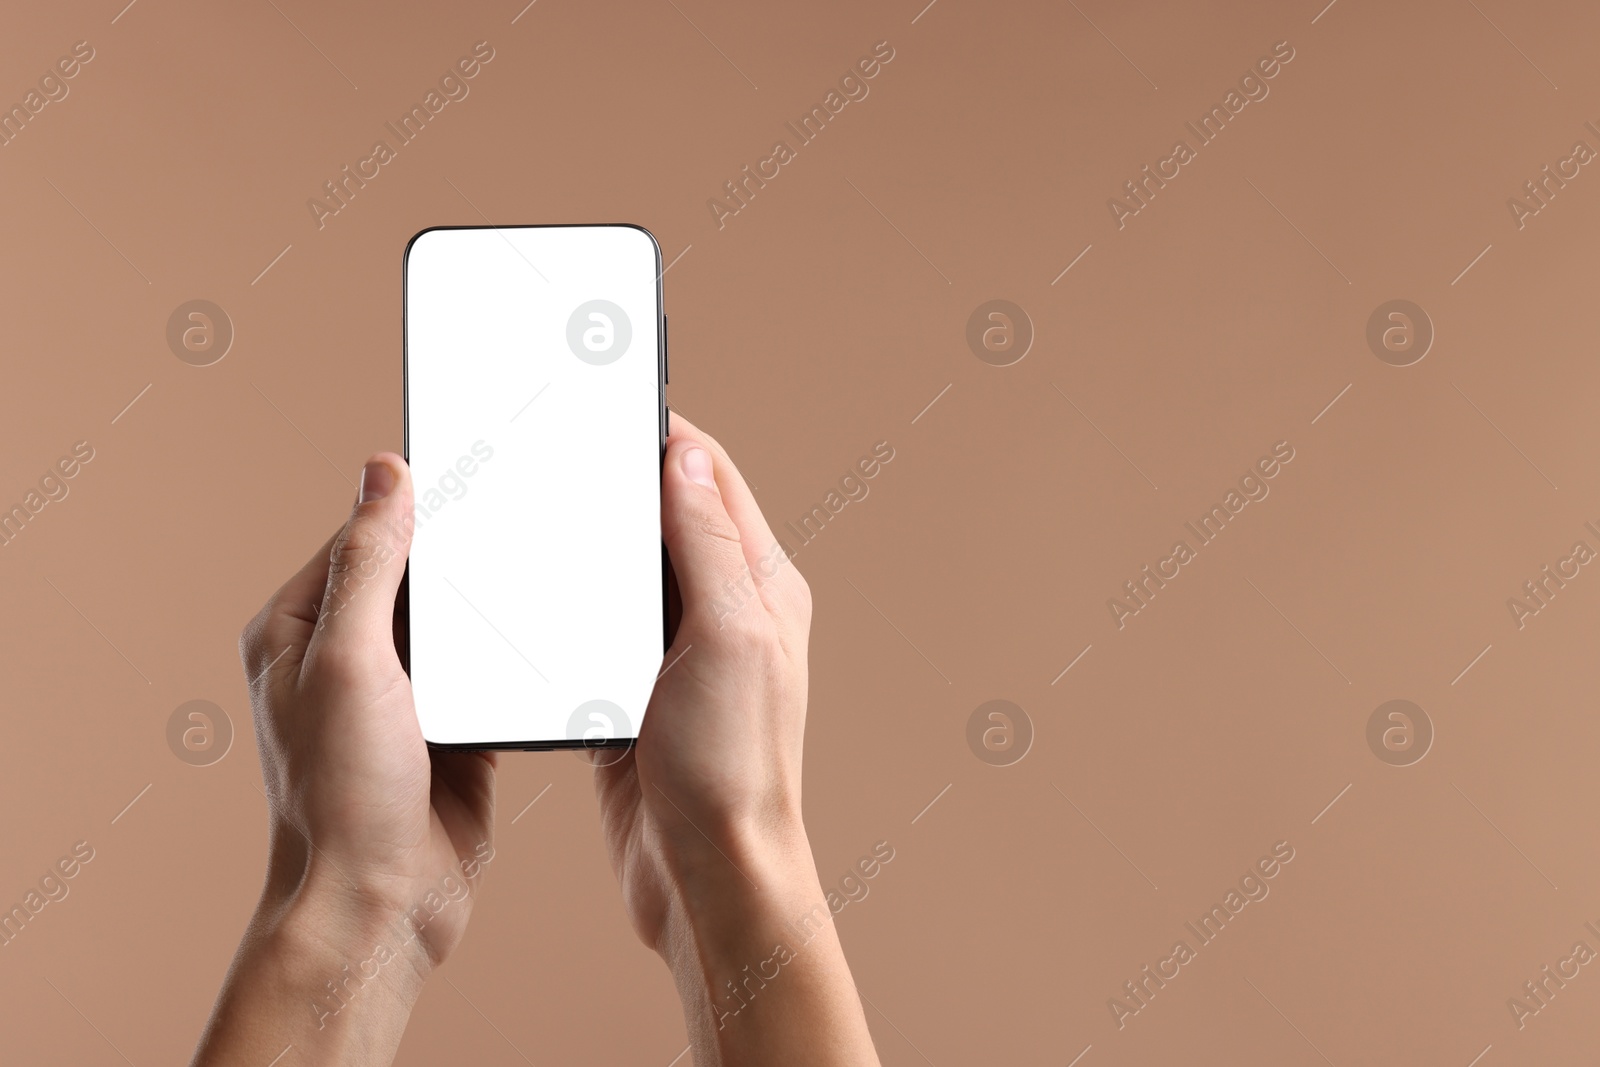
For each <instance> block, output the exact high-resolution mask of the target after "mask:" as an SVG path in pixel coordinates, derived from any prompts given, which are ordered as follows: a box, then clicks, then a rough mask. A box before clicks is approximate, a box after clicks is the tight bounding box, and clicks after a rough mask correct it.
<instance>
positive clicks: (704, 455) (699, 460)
mask: <svg viewBox="0 0 1600 1067" xmlns="http://www.w3.org/2000/svg"><path fill="white" fill-rule="evenodd" d="M679 462H681V463H682V464H683V473H684V474H686V475H688V477H689V480H690V481H691V482H697V483H699V484H700V485H704V486H709V487H710V488H712V489H715V488H716V487H717V479H716V478H715V477H714V476H713V475H712V473H711V453H709V452H707V451H706V450H705V449H703V448H686V449H684V450H683V459H682V460H680V461H679Z"/></svg>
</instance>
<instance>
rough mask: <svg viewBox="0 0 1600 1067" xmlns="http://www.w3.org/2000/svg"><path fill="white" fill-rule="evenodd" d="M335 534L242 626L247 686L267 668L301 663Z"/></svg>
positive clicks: (241, 652) (324, 583)
mask: <svg viewBox="0 0 1600 1067" xmlns="http://www.w3.org/2000/svg"><path fill="white" fill-rule="evenodd" d="M338 536H339V535H338V534H334V535H333V536H332V537H330V538H328V539H327V540H326V541H324V542H323V543H322V548H320V549H319V550H318V551H317V553H316V555H314V556H312V557H311V559H310V560H309V561H308V562H307V563H306V565H305V566H304V567H301V568H300V570H299V571H298V572H296V574H295V575H294V577H292V578H290V579H289V580H288V581H287V582H284V583H283V586H282V587H281V588H280V589H279V590H278V591H277V592H276V593H274V594H272V597H271V599H269V600H268V601H267V603H266V605H265V606H264V607H263V608H262V609H261V610H260V611H259V612H257V613H256V616H255V618H253V619H251V620H250V622H249V624H248V625H247V626H246V627H245V628H244V633H243V634H242V635H240V637H239V659H240V661H241V662H242V663H243V664H244V671H245V679H246V681H247V682H248V683H249V684H250V685H252V686H253V685H255V684H256V683H257V682H258V681H260V680H261V679H262V678H263V677H264V676H266V675H267V674H268V673H269V671H273V670H276V669H280V668H284V667H286V666H288V667H294V668H298V667H299V666H300V661H301V659H302V658H303V657H304V655H305V648H306V645H307V644H308V643H309V642H310V640H311V631H312V630H313V629H314V628H315V627H316V624H317V611H318V610H319V609H320V607H321V604H322V591H323V589H324V587H326V586H327V584H328V554H329V553H330V552H332V551H333V542H334V540H335V539H337V538H338ZM291 649H298V650H299V655H293V654H290V651H289V650H291Z"/></svg>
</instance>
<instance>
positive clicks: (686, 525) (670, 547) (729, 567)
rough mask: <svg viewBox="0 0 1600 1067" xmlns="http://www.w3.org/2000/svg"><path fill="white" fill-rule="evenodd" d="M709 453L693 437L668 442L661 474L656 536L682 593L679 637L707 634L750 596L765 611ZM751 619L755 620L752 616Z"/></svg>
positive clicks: (696, 637)
mask: <svg viewBox="0 0 1600 1067" xmlns="http://www.w3.org/2000/svg"><path fill="white" fill-rule="evenodd" d="M717 473H718V472H717V471H716V470H715V467H714V460H713V458H712V455H711V453H710V452H709V451H708V450H707V449H705V448H704V447H702V446H701V445H700V443H699V442H697V441H693V440H679V441H677V442H674V443H672V444H670V445H669V447H668V452H667V460H666V463H665V464H664V465H663V469H662V478H661V489H662V493H661V536H662V539H663V540H664V541H665V542H666V546H667V555H668V556H669V557H670V558H671V560H672V571H673V573H674V574H675V575H676V576H677V579H678V589H679V591H680V593H681V595H682V598H683V619H682V621H681V622H680V623H679V626H678V640H679V641H683V640H685V639H687V640H689V641H690V642H693V641H699V640H704V639H709V638H710V637H711V636H712V635H713V634H715V633H716V631H718V630H720V629H722V626H723V623H724V621H725V620H727V619H728V618H730V617H731V616H735V615H738V616H740V617H745V616H746V613H745V612H742V611H740V610H739V609H740V608H741V607H743V606H744V605H745V604H747V603H748V602H750V601H751V600H754V601H755V604H754V610H755V611H760V612H764V611H765V609H764V608H763V607H761V604H760V598H759V597H758V596H756V595H755V588H754V585H753V583H752V580H751V576H750V568H749V567H748V566H747V565H746V564H745V559H744V549H743V547H742V546H741V544H740V540H739V528H738V526H737V525H736V524H735V523H734V521H733V519H732V517H730V516H729V514H728V509H727V506H726V505H725V503H724V502H723V499H722V493H721V491H720V489H719V488H718V484H717ZM750 621H751V622H752V623H754V622H756V621H757V620H756V619H754V618H751V619H750Z"/></svg>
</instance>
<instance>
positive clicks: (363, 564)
mask: <svg viewBox="0 0 1600 1067" xmlns="http://www.w3.org/2000/svg"><path fill="white" fill-rule="evenodd" d="M415 521H416V520H415V513H414V512H413V510H412V490H411V472H410V470H409V469H408V468H407V466H406V462H405V460H403V459H401V458H400V457H399V456H397V455H395V454H394V453H393V452H380V453H378V454H377V455H375V456H373V457H372V458H371V459H369V460H367V465H366V466H365V467H363V468H362V470H361V488H360V490H359V491H358V493H357V497H356V505H355V508H354V510H352V511H351V513H350V518H349V521H347V522H346V523H345V524H344V529H342V530H340V531H339V533H338V535H337V536H335V537H334V539H333V547H332V549H331V551H330V554H329V557H328V583H327V586H326V588H325V589H324V590H323V594H322V605H321V608H320V609H319V611H318V613H317V625H316V631H315V632H314V633H313V634H312V638H311V648H310V652H309V655H308V658H309V659H312V660H315V659H317V658H319V657H320V656H323V655H330V654H331V655H333V656H334V657H336V658H337V659H341V660H351V661H355V662H367V663H371V662H373V661H372V659H371V657H372V656H373V655H374V654H377V655H385V654H386V655H388V656H390V657H393V656H394V655H395V652H394V631H393V622H394V600H395V593H396V592H397V591H398V590H399V588H400V579H401V577H402V576H403V575H404V574H405V567H406V555H407V553H409V552H410V550H411V533H412V527H413V525H414V524H415Z"/></svg>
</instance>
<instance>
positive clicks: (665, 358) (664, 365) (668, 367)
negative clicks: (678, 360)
mask: <svg viewBox="0 0 1600 1067" xmlns="http://www.w3.org/2000/svg"><path fill="white" fill-rule="evenodd" d="M661 378H662V381H664V382H667V383H668V384H671V382H672V355H671V353H670V351H669V350H668V349H667V317H666V316H665V315H663V316H661Z"/></svg>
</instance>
